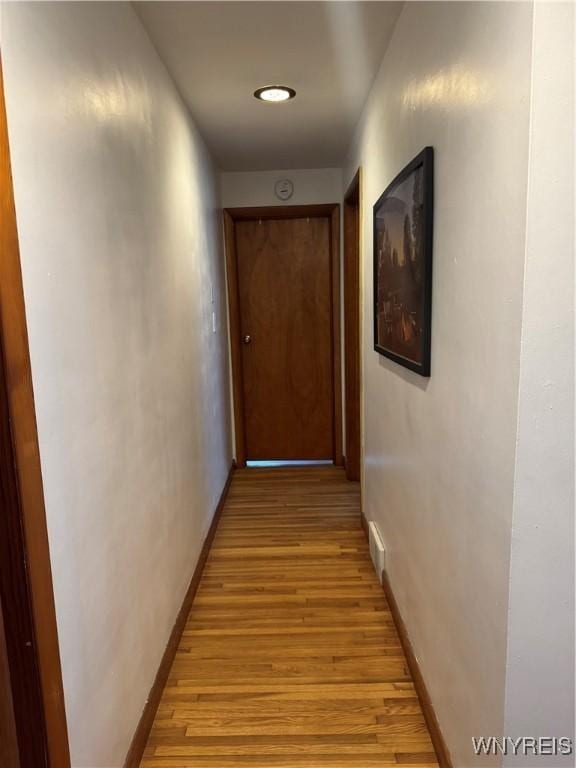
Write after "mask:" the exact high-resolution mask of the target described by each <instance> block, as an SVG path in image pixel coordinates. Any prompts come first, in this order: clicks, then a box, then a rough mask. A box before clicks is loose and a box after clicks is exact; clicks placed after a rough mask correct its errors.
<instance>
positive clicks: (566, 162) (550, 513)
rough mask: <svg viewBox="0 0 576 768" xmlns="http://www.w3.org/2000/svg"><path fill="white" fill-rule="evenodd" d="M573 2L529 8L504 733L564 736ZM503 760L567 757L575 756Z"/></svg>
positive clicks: (568, 661)
mask: <svg viewBox="0 0 576 768" xmlns="http://www.w3.org/2000/svg"><path fill="white" fill-rule="evenodd" d="M574 15H575V14H574V5H573V4H571V3H546V2H537V3H536V4H535V8H534V41H533V64H532V70H533V83H532V99H531V137H530V169H529V178H528V208H527V217H528V220H527V239H526V269H525V277H524V301H523V315H522V347H521V358H520V390H519V416H518V437H517V441H518V448H517V453H516V477H515V486H514V515H513V521H512V522H513V526H512V564H511V574H510V608H509V617H508V627H509V638H508V668H507V686H506V713H505V732H506V733H507V734H509V735H511V736H521V735H535V736H572V737H574V203H575V199H574V127H575V126H574V85H575V83H574ZM509 762H510V763H512V764H516V765H522V767H523V768H524V767H525V766H526V765H529V764H532V763H537V764H538V765H543V764H547V765H552V766H559V765H561V764H570V765H574V755H571V756H566V757H565V758H564V760H562V759H560V758H558V757H548V758H547V759H543V758H539V759H535V760H530V761H528V760H526V758H523V757H519V758H516V759H510V760H509Z"/></svg>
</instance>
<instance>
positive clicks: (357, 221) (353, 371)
mask: <svg viewBox="0 0 576 768" xmlns="http://www.w3.org/2000/svg"><path fill="white" fill-rule="evenodd" d="M361 180H362V174H361V169H360V168H358V170H357V171H356V173H355V174H354V178H353V179H352V181H351V182H350V185H349V187H348V189H347V190H346V194H345V195H344V211H343V219H344V227H343V231H344V238H343V240H344V247H343V260H342V275H343V289H344V290H343V294H344V383H345V396H344V424H345V435H346V443H345V456H346V461H345V465H346V477H347V478H348V480H360V479H361V466H362V423H361V422H362V415H361V413H362V411H361V402H360V401H361V396H362V373H361V367H362V363H361V358H362V356H361V350H362V318H361V307H362V297H361V293H362V280H361V275H362V272H361V259H360V254H361V237H362V234H361V233H362V224H361V217H362V201H361Z"/></svg>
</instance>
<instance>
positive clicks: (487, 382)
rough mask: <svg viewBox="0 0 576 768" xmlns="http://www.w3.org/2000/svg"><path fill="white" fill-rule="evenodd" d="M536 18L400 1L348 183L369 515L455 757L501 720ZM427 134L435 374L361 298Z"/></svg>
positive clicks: (464, 765) (503, 7)
mask: <svg viewBox="0 0 576 768" xmlns="http://www.w3.org/2000/svg"><path fill="white" fill-rule="evenodd" d="M531 20H532V7H531V5H530V4H526V3H490V2H487V3H453V2H447V3H426V2H425V3H407V4H406V5H405V6H404V9H403V11H402V14H401V16H400V18H399V20H398V23H397V26H396V29H395V32H394V34H393V37H392V40H391V42H390V45H389V47H388V49H387V52H386V54H385V56H384V59H383V62H382V67H381V70H380V73H379V75H378V77H377V79H376V81H375V83H374V86H373V88H372V91H371V96H370V98H369V101H368V103H367V106H366V108H365V111H364V115H363V118H362V121H361V123H360V126H359V129H358V131H357V135H356V139H355V142H354V145H353V148H352V150H351V153H350V157H349V158H348V163H347V166H348V167H347V171H346V173H345V178H344V186H345V187H346V186H347V184H348V183H349V181H350V179H351V177H352V174H353V173H354V172H355V170H356V168H357V166H358V165H361V166H362V168H363V173H364V182H365V187H364V210H363V215H364V247H363V270H364V281H365V283H364V285H365V291H364V294H365V297H364V302H363V306H364V350H363V376H364V387H365V392H364V424H365V438H364V439H365V446H364V447H365V470H364V473H365V477H364V486H365V496H364V504H365V513H366V515H367V517H368V519H373V520H376V521H377V523H378V524H379V526H380V529H381V531H382V533H383V537H384V540H385V543H386V546H387V549H388V571H389V576H390V580H391V583H392V586H393V589H394V592H395V595H396V598H397V600H398V603H399V607H400V610H401V613H402V615H403V617H404V619H405V621H406V624H407V627H408V631H409V634H410V636H411V639H412V641H413V644H414V648H415V652H416V655H417V657H418V659H419V662H420V664H421V667H422V671H423V674H424V677H425V680H426V683H427V685H428V687H429V690H430V693H431V696H432V699H433V702H434V705H435V708H436V713H437V715H438V717H439V720H440V724H441V726H442V729H443V732H444V735H445V737H446V739H447V742H448V746H449V748H450V750H451V753H452V756H453V760H454V764H455V765H456V766H459V767H461V768H468V767H469V766H471V765H472V764H474V758H473V755H472V750H471V740H470V737H471V736H472V735H499V734H501V733H502V728H503V720H504V686H505V668H506V642H507V619H508V614H507V609H508V575H509V564H510V529H511V518H512V498H513V488H514V461H515V442H516V410H517V400H518V378H519V359H520V329H521V314H522V282H523V269H524V241H525V220H526V216H525V208H526V180H527V168H528V166H527V163H528V124H529V96H530V59H531ZM426 145H432V146H433V147H434V149H435V194H436V204H435V217H434V227H435V232H434V280H433V312H432V314H433V317H432V376H431V378H430V379H429V380H426V379H423V378H421V377H419V376H418V375H417V374H414V373H412V372H410V371H408V370H406V369H404V368H402V367H400V366H398V365H396V364H394V363H392V362H391V361H389V360H387V359H385V358H383V357H380V356H379V355H378V354H377V353H376V352H374V351H373V338H372V327H373V326H372V302H371V285H372V247H371V243H372V220H371V210H372V205H373V203H374V202H375V200H376V199H377V198H378V196H379V195H380V194H381V192H382V191H383V189H384V188H385V187H386V186H387V184H388V183H389V182H390V181H391V180H392V178H393V177H394V176H395V175H396V173H398V171H400V170H401V169H402V168H403V166H404V165H405V164H406V163H407V162H408V161H409V160H411V159H412V158H413V157H414V156H415V155H416V154H417V153H418V152H419V151H420V150H421V149H422V148H423V147H424V146H426ZM480 761H481V762H482V763H483V764H489V763H490V760H489V759H487V758H485V757H484V758H480Z"/></svg>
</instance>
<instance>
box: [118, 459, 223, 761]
mask: <svg viewBox="0 0 576 768" xmlns="http://www.w3.org/2000/svg"><path fill="white" fill-rule="evenodd" d="M234 471H235V468H234V464H232V466H231V467H230V470H229V472H228V477H227V478H226V482H225V483H224V488H223V489H222V493H221V494H220V498H219V500H218V504H217V505H216V509H215V510H214V515H213V517H212V522H211V523H210V528H209V530H208V533H207V534H206V538H205V539H204V544H203V545H202V550H201V551H200V557H199V558H198V562H197V564H196V568H195V569H194V573H193V574H192V579H191V580H190V585H189V587H188V589H187V590H186V595H185V596H184V600H183V601H182V605H181V607H180V610H179V611H178V615H177V616H176V621H175V622H174V626H173V627H172V632H171V633H170V637H169V638H168V644H167V645H166V649H165V650H164V653H163V655H162V659H161V661H160V665H159V666H158V671H157V672H156V677H155V678H154V682H153V684H152V688H151V689H150V693H149V694H148V699H147V700H146V704H145V705H144V710H143V712H142V715H141V717H140V720H139V722H138V725H137V726H136V730H135V732H134V736H133V737H132V742H131V744H130V748H129V750H128V754H127V755H126V760H125V761H124V768H138V766H139V765H140V761H141V760H142V756H143V755H144V750H145V749H146V744H147V742H148V737H149V735H150V731H151V730H152V725H153V723H154V718H155V717H156V711H157V709H158V705H159V704H160V699H161V697H162V693H163V691H164V686H165V685H166V681H167V680H168V675H169V674H170V668H171V667H172V663H173V661H174V657H175V656H176V651H177V649H178V644H179V643H180V638H181V637H182V633H183V632H184V627H185V626H186V621H187V619H188V614H189V613H190V609H191V607H192V603H193V601H194V597H195V596H196V592H197V591H198V585H199V584H200V579H201V577H202V572H203V570H204V566H205V564H206V560H207V559H208V554H209V552H210V547H211V546H212V542H213V541H214V536H215V535H216V529H217V528H218V523H219V521H220V516H221V514H222V510H223V508H224V502H225V501H226V497H227V495H228V490H229V488H230V483H231V482H232V477H233V475H234Z"/></svg>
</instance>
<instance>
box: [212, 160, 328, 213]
mask: <svg viewBox="0 0 576 768" xmlns="http://www.w3.org/2000/svg"><path fill="white" fill-rule="evenodd" d="M278 179H291V181H292V183H293V184H294V194H293V196H292V197H291V198H290V200H287V201H286V202H283V201H282V200H278V198H277V197H276V195H275V194H274V185H275V183H276V181H278ZM220 183H221V189H222V205H223V207H224V208H236V207H238V208H243V207H245V208H248V207H250V206H257V205H316V204H322V203H339V202H340V201H341V200H342V169H341V168H308V169H303V170H292V171H282V170H280V171H254V172H236V173H226V172H223V173H221V174H220Z"/></svg>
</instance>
